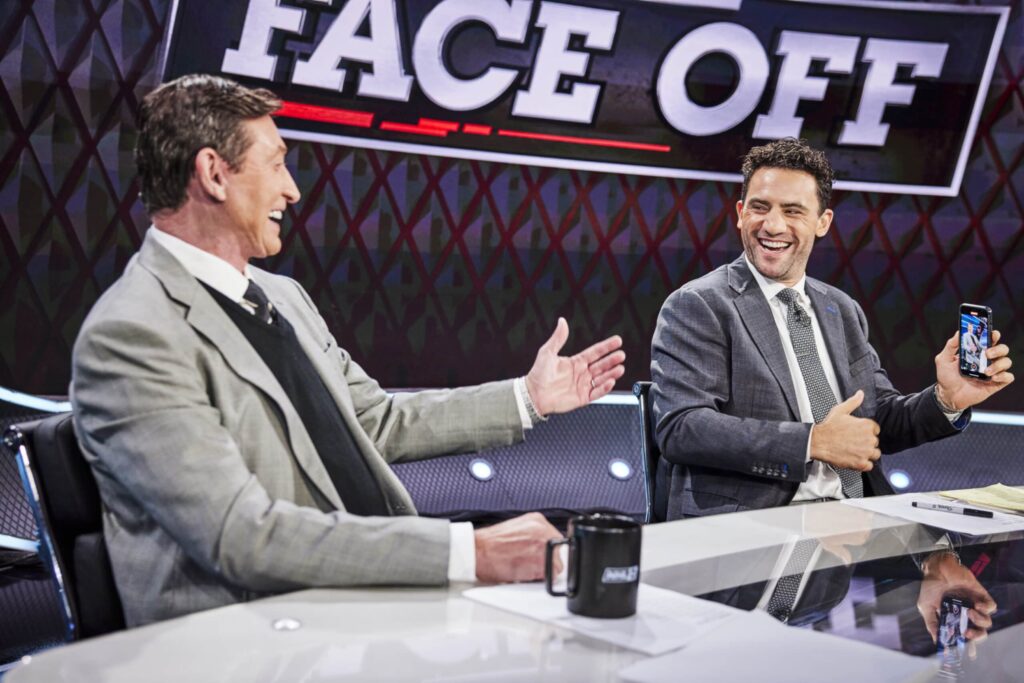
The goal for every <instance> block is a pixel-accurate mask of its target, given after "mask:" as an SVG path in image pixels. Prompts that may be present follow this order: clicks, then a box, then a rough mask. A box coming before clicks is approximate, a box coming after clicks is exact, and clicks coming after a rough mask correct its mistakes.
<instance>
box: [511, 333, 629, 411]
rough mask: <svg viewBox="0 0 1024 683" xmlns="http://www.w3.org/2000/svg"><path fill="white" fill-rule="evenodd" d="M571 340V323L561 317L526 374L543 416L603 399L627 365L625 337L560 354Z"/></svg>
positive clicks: (528, 386)
mask: <svg viewBox="0 0 1024 683" xmlns="http://www.w3.org/2000/svg"><path fill="white" fill-rule="evenodd" d="M568 339H569V323H567V322H566V321H565V318H559V319H558V324H557V325H555V331H554V333H553V334H552V335H551V338H550V339H548V340H547V341H546V342H544V345H543V346H541V347H540V349H539V350H538V351H537V358H536V360H534V361H533V367H532V368H530V372H529V373H528V374H527V375H526V388H527V390H528V391H529V392H530V399H531V400H532V401H533V405H534V407H535V408H536V409H537V412H538V413H540V414H541V415H548V414H550V413H566V412H568V411H570V410H575V409H576V408H580V407H582V406H585V405H587V404H588V403H590V402H591V401H594V400H596V399H598V398H601V397H602V396H604V395H605V394H607V393H608V392H609V391H611V390H612V387H614V386H615V380H617V379H618V378H619V377H622V375H623V373H625V372H626V368H625V367H624V366H623V365H622V363H623V361H625V360H626V354H625V352H623V351H621V350H620V347H621V346H622V338H621V337H619V336H618V335H614V336H611V337H608V338H607V339H605V340H604V341H600V342H598V343H596V344H594V345H593V346H590V347H587V348H586V349H584V350H583V351H580V352H579V353H577V354H576V355H574V356H559V355H558V352H559V351H561V350H562V347H563V346H565V342H566V341H568Z"/></svg>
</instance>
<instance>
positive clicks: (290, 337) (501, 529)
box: [71, 76, 625, 625]
mask: <svg viewBox="0 0 1024 683" xmlns="http://www.w3.org/2000/svg"><path fill="white" fill-rule="evenodd" d="M280 106H281V103H280V101H279V100H277V98H276V97H275V96H274V95H273V93H270V92H269V91H266V90H249V89H247V88H243V87H241V86H239V85H237V84H236V83H233V82H231V81H228V80H225V79H221V78H215V77H210V76H188V77H184V78H180V79H178V80H176V81H172V82H170V83H167V84H165V85H163V86H161V87H160V88H158V89H157V90H156V91H154V92H153V93H150V94H149V95H148V96H147V97H146V99H145V101H144V102H143V105H142V109H141V114H140V131H139V139H138V144H137V148H136V161H137V163H138V166H139V176H140V180H141V185H142V197H143V201H144V203H145V204H146V209H147V211H148V212H149V214H150V217H151V218H152V220H153V227H152V228H150V230H149V232H148V233H147V234H146V238H145V241H144V242H143V244H142V248H141V250H140V251H139V253H138V254H137V255H136V256H135V257H133V258H132V260H131V261H130V262H129V264H128V266H127V268H126V269H125V272H124V274H123V275H122V276H121V278H120V279H119V280H118V281H117V282H116V283H114V285H113V286H111V287H110V289H108V290H107V291H106V292H105V293H104V294H103V296H102V297H101V298H100V300H99V301H98V302H97V303H96V306H95V307H94V308H93V310H92V311H90V313H89V316H88V317H87V319H86V320H85V322H84V323H83V325H82V329H81V332H80V334H79V337H78V339H77V341H76V343H75V347H74V352H73V360H72V372H73V374H72V386H71V400H72V404H73V406H74V411H75V430H76V433H77V435H78V438H79V442H80V443H81V446H82V450H83V452H84V454H85V457H86V459H87V460H88V461H89V462H90V464H91V465H92V469H93V472H94V473H95V475H96V481H97V484H98V485H99V489H100V493H101V495H102V498H103V506H104V515H103V522H104V536H105V538H106V541H107V546H108V548H109V550H110V555H111V561H112V565H113V572H114V578H115V580H116V583H117V587H118V590H119V592H120V594H121V599H122V603H123V605H124V609H125V616H126V618H127V622H128V624H129V625H140V624H145V623H148V622H152V621H157V620H160V619H166V618H169V617H174V616H179V615H183V614H187V613H189V612H194V611H197V610H201V609H208V608H212V607H218V606H222V605H228V604H231V603H234V602H239V601H242V600H248V599H252V598H255V597H259V596H261V595H266V594H269V593H275V592H281V591H288V590H296V589H299V588H306V587H314V586H354V585H367V584H374V585H389V584H406V585H409V584H419V585H440V584H444V583H445V582H446V581H450V580H463V581H472V580H474V579H480V580H483V581H492V582H497V581H521V580H531V579H537V578H540V577H541V576H542V575H543V548H544V545H545V543H546V541H547V540H548V539H551V538H556V537H559V534H558V532H557V531H556V530H555V529H554V528H553V527H552V526H551V525H550V524H548V523H547V521H546V520H545V519H544V518H543V517H542V516H541V515H539V514H537V513H532V514H530V515H524V516H521V517H518V518H516V519H513V520H509V521H507V522H504V523H502V524H497V525H494V526H492V527H489V528H486V529H479V530H476V531H474V529H473V528H472V526H471V525H468V524H449V523H448V522H447V521H446V520H438V519H424V518H420V517H417V516H416V514H415V513H416V510H415V508H414V507H413V504H412V501H411V500H410V498H409V495H408V493H407V492H406V490H405V489H404V488H403V487H402V485H401V483H400V482H399V480H398V478H397V477H396V476H395V475H394V473H393V472H392V471H391V469H390V468H389V466H388V463H389V462H396V461H402V460H414V459H418V458H426V457H431V456H435V455H442V454H446V453H456V452H464V451H472V450H478V449H482V448H486V447H489V446H497V445H503V444H510V443H514V442H516V441H519V440H522V439H523V434H524V430H526V429H528V428H529V427H530V426H532V424H533V423H534V422H535V421H536V420H540V419H544V416H545V415H546V414H548V413H560V412H566V411H569V410H573V409H574V408H577V407H580V406H583V405H586V404H587V403H589V402H590V401H592V400H594V399H596V398H599V397H600V396H603V395H605V394H607V393H608V392H609V391H610V390H611V388H612V386H613V385H614V383H615V380H616V379H617V378H619V377H621V376H622V373H623V366H622V362H623V359H624V358H625V355H624V354H623V352H622V351H621V350H620V349H619V347H620V346H621V344H622V341H621V339H619V338H618V337H612V338H609V339H606V340H605V341H603V342H599V343H597V344H594V345H593V346H591V347H590V348H588V349H586V350H584V351H582V352H581V353H579V354H576V355H575V356H572V357H563V356H559V355H558V352H559V350H560V349H561V348H562V346H563V345H564V344H565V342H566V340H567V338H568V334H569V331H568V325H567V323H566V322H565V320H563V319H559V321H558V325H557V327H556V329H555V333H554V334H553V335H552V337H551V339H550V340H549V341H548V342H547V343H546V344H544V346H542V347H541V349H540V351H539V352H538V353H537V358H536V361H535V363H534V365H533V367H532V369H531V370H530V372H529V373H528V374H527V375H526V376H525V377H522V378H519V379H516V380H508V381H505V382H492V383H490V384H485V385H481V386H478V387H467V388H462V389H453V390H437V391H423V392H417V393H402V394H397V395H392V394H389V393H387V392H385V391H384V390H383V389H381V387H380V386H379V385H378V384H377V383H376V382H375V381H374V380H373V379H371V378H370V377H369V376H367V375H366V373H365V372H363V370H362V368H360V367H359V365H358V364H357V363H356V362H355V361H354V360H353V359H352V358H351V357H350V356H349V354H348V353H346V352H345V350H344V349H341V348H339V346H338V345H337V343H336V342H335V340H334V337H333V336H332V335H331V333H330V331H329V330H328V329H327V325H326V324H325V323H324V320H323V319H322V318H321V317H320V315H319V313H318V312H317V310H316V308H315V307H314V306H313V303H312V301H311V300H310V299H309V296H308V295H307V294H306V292H305V290H303V289H302V288H301V287H300V286H299V284H298V283H296V282H295V281H293V280H291V279H289V278H286V277H283V276H279V275H273V274H271V273H268V272H265V271H263V270H260V269H258V268H255V267H252V266H250V265H248V261H249V259H251V258H261V257H266V256H272V255H274V254H276V253H277V252H278V251H280V249H281V240H280V230H281V226H280V224H281V221H282V219H283V216H284V212H285V209H286V208H287V206H288V205H289V204H293V203H295V202H297V201H298V199H299V190H298V188H297V187H296V185H295V183H294V181H293V180H292V177H291V174H290V173H289V172H288V169H287V167H286V165H285V153H286V151H287V150H286V148H285V145H284V143H283V141H282V140H281V136H280V135H279V134H278V132H277V127H276V126H275V125H274V122H273V119H272V118H271V116H270V115H271V114H272V113H274V112H275V111H276V110H277V109H279V108H280Z"/></svg>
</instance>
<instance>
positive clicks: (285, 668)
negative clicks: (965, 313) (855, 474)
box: [5, 503, 1024, 683]
mask: <svg viewBox="0 0 1024 683" xmlns="http://www.w3.org/2000/svg"><path fill="white" fill-rule="evenodd" d="M796 535H802V536H808V535H814V536H817V537H818V538H826V539H827V538H829V537H842V538H844V539H847V540H849V541H851V542H854V541H856V540H857V539H861V542H863V540H864V539H865V538H867V536H868V535H871V536H872V542H871V544H870V545H869V546H864V553H865V555H866V558H867V559H876V558H882V557H890V556H897V555H901V554H906V553H907V552H926V551H928V550H930V549H932V548H933V547H934V545H933V542H934V539H935V534H934V533H931V532H929V531H928V530H927V529H926V528H924V527H920V526H919V525H915V524H910V523H907V522H903V521H901V520H897V519H894V518H890V517H884V516H879V515H872V514H870V513H864V512H862V511H858V510H854V509H852V508H850V507H848V506H843V505H840V504H839V503H826V504H820V505H815V506H799V507H789V508H779V509H774V510H765V511H758V512H750V513H740V514H734V515H723V516H719V517H711V518H707V519H699V520H687V521H682V522H673V523H669V524H660V525H654V526H649V527H646V528H645V531H644V553H643V558H642V572H643V574H644V576H645V578H646V577H647V576H651V577H661V578H662V579H663V580H662V581H660V583H662V584H664V583H665V581H664V579H666V578H667V579H668V583H670V584H672V587H673V588H674V589H676V590H683V591H684V592H687V593H692V594H700V593H705V592H708V591H711V590H716V589H719V588H723V587H728V586H733V585H738V583H739V582H740V581H749V579H750V577H751V575H752V573H753V574H754V575H757V574H759V573H760V569H759V567H760V566H762V565H763V566H764V567H765V570H764V571H765V572H768V571H770V570H771V567H772V565H773V564H774V558H775V557H776V555H777V549H778V548H779V547H780V546H781V545H782V544H784V543H786V542H788V541H790V540H791V539H792V538H794V537H795V536H796ZM730 568H734V569H735V574H736V577H732V576H730V573H731V571H730ZM766 576H767V574H765V577H766ZM737 577H738V578H737ZM734 579H735V580H734ZM658 582H659V581H655V583H658ZM465 588H466V586H465V585H462V586H452V587H450V588H441V589H400V588H398V589H396V588H381V589H370V590H309V591H302V592H297V593H292V594H288V595H283V596H279V597H275V598H271V599H267V600H261V601H257V602H252V603H247V604H241V605H235V606H232V607H227V608H222V609H218V610H212V611H209V612H204V613H199V614H194V615H191V616H188V617H184V618H181V619H175V620H172V621H168V622H164V623H160V624H154V625H151V626H148V627H145V628H140V629H134V630H131V631H125V632H122V633H118V634H115V635H111V636H106V637H103V638H98V639H93V640H89V641H84V642H81V643H75V644H72V645H68V646H65V647H61V648H58V649H55V650H51V651H49V652H45V653H42V654H40V655H37V656H34V657H32V658H31V659H30V660H28V661H26V662H25V663H24V664H22V665H20V666H18V667H16V668H15V669H14V670H12V671H11V672H9V673H8V675H7V677H6V679H5V681H6V682H7V683H27V682H31V681H46V682H48V683H56V682H59V681H109V682H110V683H119V682H121V681H124V682H125V683H128V682H130V683H137V682H138V681H174V682H175V683H179V682H181V681H332V680H358V681H392V680H394V681H398V680H402V681H405V680H431V681H480V680H486V681H614V680H617V678H618V677H617V672H618V671H619V670H620V669H622V668H623V667H625V666H626V665H628V664H630V663H632V662H635V661H637V660H638V659H641V658H643V657H645V655H643V654H640V653H637V652H632V651H628V650H624V649H621V648H617V647H614V646H611V645H608V644H605V643H602V642H599V641H596V640H593V639H590V638H587V637H584V636H580V635H576V634H574V633H573V632H571V631H568V630H564V629H561V628H558V627H553V626H549V625H546V624H543V623H541V622H537V621H533V620H531V619H527V618H524V617H520V616H516V615H513V614H510V613H506V612H502V611H500V610H497V609H494V608H491V607H488V606H485V605H481V604H478V603H475V602H472V601H470V600H467V599H464V598H462V597H461V591H462V590H464V589H465ZM851 609H852V607H851ZM1021 643H1024V624H1019V625H1017V626H1014V627H1010V628H1006V629H1003V630H1002V631H999V632H996V633H993V634H991V635H990V636H989V638H988V640H987V641H985V642H984V643H982V644H981V645H980V649H981V654H984V655H986V656H985V657H980V656H979V658H978V660H979V661H980V662H982V663H984V664H985V667H981V666H976V667H975V671H974V672H973V673H972V677H971V678H965V679H963V680H993V681H999V680H1024V661H1022V657H1024V654H1022V652H1024V648H1021V647H1020V644H1021ZM738 652H742V644H738ZM989 664H991V665H992V666H995V667H997V668H996V669H992V670H989V668H988V665H989ZM1011 665H1012V666H1011ZM794 666H799V663H798V662H795V663H794ZM1006 667H1010V668H1006ZM1000 670H1001V671H1002V672H1003V673H1002V674H999V675H997V674H998V672H999V671H1000ZM1013 671H1015V672H1017V673H1016V674H1013V675H1018V674H1019V677H1018V678H1007V677H1006V672H1013ZM766 673H767V674H771V673H772V672H766ZM774 673H775V675H776V676H777V678H776V679H772V678H771V676H770V675H769V676H766V679H765V680H785V675H784V672H774ZM983 673H984V675H986V676H987V675H991V676H994V677H992V678H985V677H976V675H982V674H983ZM975 674H976V675H975ZM716 683H727V682H725V681H716Z"/></svg>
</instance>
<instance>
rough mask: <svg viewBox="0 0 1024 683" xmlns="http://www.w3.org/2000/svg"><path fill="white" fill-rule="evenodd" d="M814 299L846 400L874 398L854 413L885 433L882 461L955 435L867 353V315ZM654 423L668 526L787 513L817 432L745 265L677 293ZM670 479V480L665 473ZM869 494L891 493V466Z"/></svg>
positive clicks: (670, 308) (658, 370) (823, 294)
mask: <svg viewBox="0 0 1024 683" xmlns="http://www.w3.org/2000/svg"><path fill="white" fill-rule="evenodd" d="M807 295H808V296H809V297H810V299H811V302H812V304H813V306H814V312H815V315H816V316H817V319H818V323H819V324H820V325H821V331H822V335H823V337H824V339H825V343H826V344H827V345H828V350H829V355H830V356H831V357H832V363H833V366H834V369H835V373H836V378H837V379H838V381H839V391H840V393H841V395H842V396H843V397H844V398H846V397H849V396H852V395H853V394H854V393H855V392H856V391H857V390H858V389H863V390H864V403H863V404H862V405H861V407H860V408H859V409H858V410H857V411H856V412H855V413H854V414H855V415H857V416H860V417H870V418H872V419H874V420H875V421H877V422H878V424H879V426H880V427H881V436H880V440H881V450H882V452H883V453H893V452H896V451H900V450H903V449H905V448H910V447H912V446H917V445H919V444H921V443H924V442H927V441H931V440H934V439H939V438H942V437H945V436H950V435H952V434H956V433H957V432H958V431H959V430H960V429H963V427H965V426H966V424H967V423H968V421H969V419H970V415H969V411H968V412H965V414H964V415H963V416H961V418H960V419H959V420H958V421H957V423H956V424H955V425H954V424H951V423H950V421H949V419H948V418H946V416H945V415H944V414H943V413H942V411H941V409H940V408H939V406H938V404H937V403H936V401H935V398H934V392H933V388H932V387H928V388H927V389H925V390H924V391H921V392H919V393H916V394H908V395H902V394H900V393H899V392H898V391H896V389H894V388H893V386H892V383H891V382H890V381H889V377H888V376H887V375H886V373H885V370H883V369H882V368H881V366H880V364H879V360H878V354H876V353H875V350H874V349H873V348H871V344H869V343H868V328H867V321H866V319H865V317H864V312H863V311H862V310H861V308H860V306H858V305H857V303H856V302H855V301H853V299H851V298H850V297H849V296H847V295H846V294H844V293H843V292H841V291H840V290H838V289H836V288H835V287H831V286H829V285H827V284H825V283H823V282H820V281H818V280H814V279H812V278H807ZM651 378H652V380H653V381H654V387H653V390H652V395H653V415H654V419H655V424H656V428H655V433H656V438H657V441H658V445H659V446H660V448H661V452H662V456H663V457H664V458H665V459H666V460H667V461H668V463H669V465H670V466H669V468H668V469H669V470H670V472H669V476H668V478H667V481H665V482H661V483H660V484H659V485H666V486H667V487H668V509H667V511H666V513H667V515H666V516H667V518H668V519H677V518H680V517H686V516H695V515H710V514H716V513H720V512H733V511H736V510H747V509H756V508H767V507H775V506H779V505H787V504H788V503H789V502H790V501H791V500H792V499H793V495H794V494H795V493H796V490H797V488H798V486H799V485H800V483H801V482H802V481H805V480H806V479H807V469H808V467H807V465H806V462H805V458H806V453H807V439H808V435H809V433H810V429H811V425H810V424H807V423H803V422H800V417H799V415H800V413H799V408H798V407H797V401H796V392H795V390H794V388H793V382H792V379H791V378H790V375H789V367H788V365H787V364H786V357H785V354H784V351H783V348H782V340H781V339H780V338H779V332H778V328H777V327H776V325H775V321H774V319H773V317H772V312H771V309H770V307H769V305H768V302H767V300H765V298H764V295H763V294H762V292H761V289H760V287H758V285H757V281H756V280H755V279H754V276H753V274H752V273H751V272H750V269H749V268H748V267H747V264H746V261H745V260H744V259H743V257H742V256H741V257H740V258H738V259H737V260H735V261H733V262H732V263H731V264H729V265H726V266H722V267H721V268H718V269H717V270H715V271H713V272H711V273H708V274H707V275H705V276H704V277H701V278H699V279H697V280H694V281H692V282H688V283H687V284H685V285H683V286H682V287H680V288H679V289H678V290H676V291H675V292H673V293H672V294H671V295H670V296H669V297H668V299H667V300H666V301H665V304H664V305H663V306H662V309H661V313H660V315H659V316H658V325H657V328H656V329H655V332H654V341H653V345H652V349H651ZM662 471H664V470H662ZM864 484H865V492H866V495H871V494H875V495H880V494H885V493H891V491H892V490H891V488H890V487H889V485H888V482H886V480H885V476H884V474H883V473H882V471H881V468H880V467H878V466H876V467H875V468H874V469H873V470H872V471H871V472H870V473H868V474H866V475H865V477H864Z"/></svg>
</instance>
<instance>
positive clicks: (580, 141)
mask: <svg viewBox="0 0 1024 683" xmlns="http://www.w3.org/2000/svg"><path fill="white" fill-rule="evenodd" d="M498 135H503V136H505V137H509V138H528V139H530V140H544V141H546V142H567V143H569V144H573V145H592V146H594V147H618V148H620V149H639V150H642V151H645V152H671V151H672V148H671V147H669V146H668V145H652V144H650V143H647V142H626V141H624V140H608V139H607V138H581V137H576V136H573V135H549V134H548V133H527V132H526V131H521V130H505V129H500V130H498Z"/></svg>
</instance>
